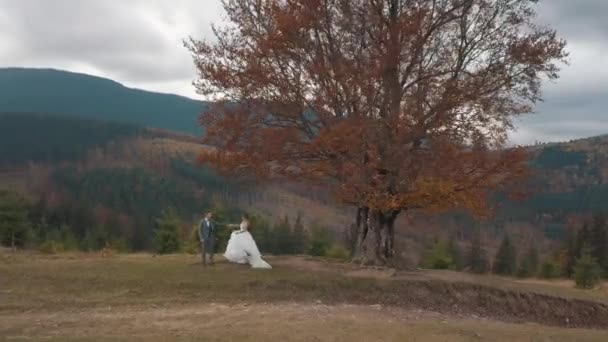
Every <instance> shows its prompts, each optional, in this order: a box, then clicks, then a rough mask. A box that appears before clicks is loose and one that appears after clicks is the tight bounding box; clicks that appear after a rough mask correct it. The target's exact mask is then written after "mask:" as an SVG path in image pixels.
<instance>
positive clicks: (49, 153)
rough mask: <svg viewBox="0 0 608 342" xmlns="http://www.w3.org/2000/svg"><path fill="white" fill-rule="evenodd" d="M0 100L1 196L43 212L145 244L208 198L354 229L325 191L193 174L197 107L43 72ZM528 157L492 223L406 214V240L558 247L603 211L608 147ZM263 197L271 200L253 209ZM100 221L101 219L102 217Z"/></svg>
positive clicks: (2, 87)
mask: <svg viewBox="0 0 608 342" xmlns="http://www.w3.org/2000/svg"><path fill="white" fill-rule="evenodd" d="M0 91H1V94H2V96H0V113H4V114H2V115H0V170H2V172H3V173H2V174H1V175H0V185H2V186H6V185H11V186H13V185H14V186H16V187H17V188H24V187H29V188H31V189H30V191H29V193H35V194H36V195H44V196H46V195H48V196H46V197H47V198H46V199H45V201H49V202H52V203H54V202H53V201H55V202H61V201H63V200H66V199H68V198H70V201H72V202H73V203H88V204H87V205H89V206H93V207H94V206H95V205H96V204H100V206H101V207H104V208H106V209H108V210H110V211H109V212H113V214H112V215H109V216H114V217H115V218H114V219H113V220H114V221H116V220H118V218H117V217H119V216H120V214H121V213H122V214H124V215H126V216H124V215H123V216H122V220H123V225H124V226H128V227H139V228H138V229H143V230H144V231H145V232H146V234H148V235H149V233H150V231H151V229H152V228H151V227H150V225H151V224H152V223H154V217H153V216H154V215H155V214H158V211H162V208H164V207H167V206H178V207H180V208H182V209H183V210H182V212H180V213H179V214H180V215H182V216H185V217H189V218H192V216H194V213H197V212H198V211H200V210H202V208H207V207H208V206H209V205H211V203H210V202H209V201H208V199H209V198H212V197H213V196H215V197H217V196H219V197H221V196H224V197H225V196H233V195H234V194H236V193H239V194H241V196H240V198H239V201H243V202H242V203H240V204H239V205H242V206H243V207H248V206H251V205H253V206H254V207H256V210H258V211H261V212H263V213H264V214H266V215H268V216H273V217H275V218H276V217H282V216H284V215H290V216H292V217H293V216H294V214H295V213H296V212H298V211H303V212H304V213H305V216H306V219H307V220H308V221H311V220H315V219H319V220H321V221H323V222H325V223H328V224H331V225H332V226H334V227H336V228H337V229H344V228H345V227H347V226H348V224H349V218H350V217H349V216H348V214H346V215H345V213H344V210H343V208H342V207H340V206H339V205H338V204H337V203H335V202H334V201H333V200H332V198H331V196H329V195H328V194H327V193H326V192H325V191H323V190H322V189H314V190H313V189H310V188H309V187H308V186H294V185H289V186H285V185H284V184H281V185H279V184H275V185H272V186H267V185H265V186H264V187H263V188H260V187H258V188H257V189H255V190H251V191H250V190H244V189H246V188H244V187H243V188H241V185H239V184H231V185H230V186H232V188H229V187H227V184H228V183H227V182H225V181H224V180H220V179H219V178H217V177H216V176H215V175H213V174H212V173H210V172H209V170H201V169H200V168H199V167H198V166H196V165H194V163H193V160H194V158H195V156H196V154H197V151H200V149H201V148H204V147H203V146H201V145H200V143H199V141H200V139H199V138H198V137H200V132H201V129H200V127H199V126H198V125H197V118H198V116H199V114H200V113H201V112H202V110H203V108H204V106H205V103H203V102H198V101H195V100H192V99H188V98H184V97H180V96H176V95H167V94H157V93H151V92H146V91H141V90H136V89H129V88H126V87H124V86H122V85H120V84H119V83H116V82H114V81H111V80H107V79H102V78H97V77H93V76H88V75H82V74H74V73H68V72H63V71H57V70H48V69H14V68H13V69H0ZM28 113H36V114H28ZM53 113H58V114H62V115H61V116H57V115H53ZM66 115H67V116H66ZM150 127H156V128H158V129H151V128H150ZM529 150H530V154H531V157H532V158H531V161H530V166H531V168H532V171H533V172H532V177H531V178H530V179H529V180H528V184H527V185H528V187H529V189H530V196H529V197H528V198H527V199H525V200H523V201H521V202H515V201H509V200H505V199H503V198H500V197H499V198H498V199H497V200H496V201H495V207H496V208H497V210H496V212H495V216H494V217H493V218H491V219H489V220H486V221H482V222H475V221H474V220H472V218H470V217H469V216H468V215H466V214H459V213H458V214H455V213H448V214H445V215H441V216H434V217H429V216H427V215H424V214H418V213H412V214H411V215H409V218H407V219H403V220H401V221H400V222H398V225H400V226H401V227H398V228H399V230H400V231H401V232H403V236H406V237H408V238H410V239H424V238H425V237H430V238H432V237H433V236H436V235H441V234H445V233H446V232H454V231H457V232H458V234H457V235H458V236H460V237H461V238H462V239H470V237H471V232H472V231H473V229H474V227H479V226H481V227H485V228H486V229H485V231H486V232H488V233H487V234H488V235H489V236H491V237H494V238H496V239H498V238H499V237H500V236H502V235H503V234H504V232H505V231H507V232H511V233H513V235H519V236H522V237H524V239H527V237H526V236H527V235H529V234H533V235H535V236H537V237H538V238H547V237H548V238H550V239H560V238H562V237H563V236H564V234H565V232H566V231H567V229H568V228H569V227H571V226H573V225H574V226H579V225H580V222H581V221H582V220H584V219H585V218H588V217H590V215H592V213H594V212H603V211H606V210H607V209H608V184H607V181H608V136H599V137H593V138H588V139H580V140H576V141H571V142H565V143H552V144H543V145H535V146H530V147H529ZM103 183H107V184H106V186H105V187H103V186H102V185H103ZM109 184H112V185H111V186H110V185H109ZM41 189H42V190H41ZM142 189H146V191H144V190H142ZM154 189H156V190H158V189H162V190H159V191H160V193H159V192H156V193H155V192H154V191H153V190H154ZM172 189H177V190H178V191H173V190H172ZM230 189H232V190H230ZM32 190H33V191H32ZM262 192H263V193H266V194H268V193H271V194H272V195H271V196H269V197H268V198H266V199H264V200H260V199H259V198H256V196H259V194H260V193H262ZM211 194H212V195H213V196H211ZM66 201H67V200H66ZM96 201H97V202H100V203H96ZM155 201H156V202H157V204H158V205H156V204H155V205H153V202H155ZM230 202H231V203H235V200H234V199H231V200H230ZM191 203H197V205H196V206H193V205H191ZM66 210H67V209H66ZM104 210H105V209H104ZM104 210H100V209H98V210H97V212H98V213H97V214H96V215H97V216H99V215H100V214H99V212H106V214H104V215H106V216H108V215H107V212H108V211H104ZM125 212H127V213H128V215H127V214H125ZM136 213H137V215H139V217H135V216H136V215H135V214H136ZM61 215H63V216H64V217H67V216H69V215H71V214H69V212H66V213H63V214H61ZM87 215H88V214H87ZM91 215H92V214H91ZM91 215H89V216H91ZM104 215H101V216H104ZM85 216H86V215H85ZM127 218H128V220H127ZM96 220H98V221H99V217H98V218H97V219H96ZM102 221H103V220H102ZM133 222H136V223H133ZM137 222H138V223H137ZM72 224H76V223H72ZM83 226H84V225H83ZM133 234H135V233H133ZM138 234H143V233H142V232H140V233H138ZM450 234H453V233H450ZM136 247H137V246H136Z"/></svg>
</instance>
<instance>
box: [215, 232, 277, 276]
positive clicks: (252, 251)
mask: <svg viewBox="0 0 608 342" xmlns="http://www.w3.org/2000/svg"><path fill="white" fill-rule="evenodd" d="M247 226H248V225H247V223H246V222H242V223H241V226H240V230H237V231H234V232H232V234H231V235H230V240H228V246H226V252H225V253H224V257H225V258H226V259H227V260H228V261H230V262H233V263H237V264H249V265H251V267H252V268H272V266H270V264H268V263H267V262H266V261H264V259H262V255H261V254H260V250H259V249H258V246H257V244H256V243H255V240H253V236H251V233H249V231H247Z"/></svg>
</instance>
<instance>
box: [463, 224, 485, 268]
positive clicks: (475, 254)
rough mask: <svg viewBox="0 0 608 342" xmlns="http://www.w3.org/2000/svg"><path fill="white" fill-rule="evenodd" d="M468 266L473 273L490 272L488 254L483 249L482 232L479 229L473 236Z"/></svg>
mask: <svg viewBox="0 0 608 342" xmlns="http://www.w3.org/2000/svg"><path fill="white" fill-rule="evenodd" d="M468 265H469V268H470V269H471V272H473V273H486V272H488V259H487V252H486V250H485V248H484V247H483V243H482V241H481V231H480V230H479V229H477V230H476V231H475V233H474V234H473V240H472V241H471V249H470V251H469V260H468Z"/></svg>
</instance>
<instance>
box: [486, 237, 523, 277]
mask: <svg viewBox="0 0 608 342" xmlns="http://www.w3.org/2000/svg"><path fill="white" fill-rule="evenodd" d="M516 266H517V254H516V252H515V246H514V245H513V243H512V242H511V239H509V236H508V235H505V237H504V239H503V240H502V243H501V244H500V247H499V248H498V252H496V257H495V258H494V265H493V266H492V271H493V272H494V273H496V274H501V275H513V274H514V273H515V271H516Z"/></svg>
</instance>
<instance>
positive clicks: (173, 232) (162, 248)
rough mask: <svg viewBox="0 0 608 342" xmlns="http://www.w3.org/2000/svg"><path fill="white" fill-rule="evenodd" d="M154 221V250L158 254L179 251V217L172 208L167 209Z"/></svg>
mask: <svg viewBox="0 0 608 342" xmlns="http://www.w3.org/2000/svg"><path fill="white" fill-rule="evenodd" d="M156 222H157V229H156V230H155V231H154V233H155V236H154V242H155V248H156V252H157V253H158V254H169V253H175V252H177V251H179V250H180V248H181V241H180V239H179V232H180V226H181V224H180V220H179V217H178V216H177V215H176V214H175V212H174V211H173V210H168V211H166V212H165V213H163V216H162V217H161V218H160V219H158V220H157V221H156Z"/></svg>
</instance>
